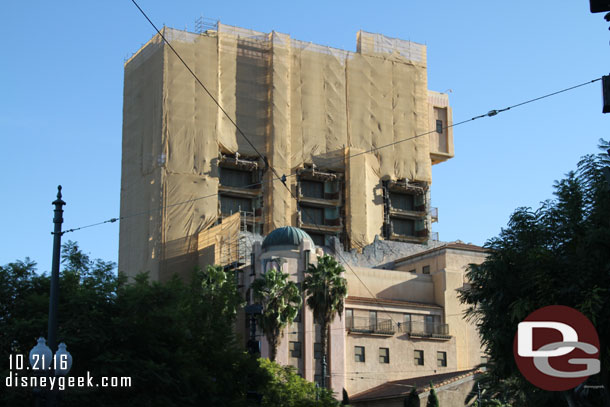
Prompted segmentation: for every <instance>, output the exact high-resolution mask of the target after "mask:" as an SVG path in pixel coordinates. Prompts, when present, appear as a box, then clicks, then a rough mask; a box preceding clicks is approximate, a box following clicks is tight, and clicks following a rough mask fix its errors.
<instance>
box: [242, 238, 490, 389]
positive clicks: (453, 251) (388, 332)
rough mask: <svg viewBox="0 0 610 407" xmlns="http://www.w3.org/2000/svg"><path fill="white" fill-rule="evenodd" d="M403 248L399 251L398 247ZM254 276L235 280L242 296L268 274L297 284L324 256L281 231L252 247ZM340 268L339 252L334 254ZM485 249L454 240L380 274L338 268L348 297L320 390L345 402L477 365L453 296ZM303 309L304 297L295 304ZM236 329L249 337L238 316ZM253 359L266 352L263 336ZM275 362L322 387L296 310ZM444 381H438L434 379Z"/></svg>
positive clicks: (315, 352)
mask: <svg viewBox="0 0 610 407" xmlns="http://www.w3.org/2000/svg"><path fill="white" fill-rule="evenodd" d="M404 244H405V245H408V243H404ZM252 253H253V260H252V264H253V265H254V266H253V268H250V267H246V268H245V269H244V272H243V273H241V276H242V277H241V281H240V285H241V286H242V287H243V292H244V296H245V297H246V298H251V293H250V292H249V290H250V285H251V283H252V282H253V281H254V279H256V278H257V277H260V275H261V274H262V273H264V272H265V271H267V270H269V269H270V268H275V269H280V270H282V272H284V273H287V274H288V275H289V276H290V279H292V280H293V281H294V282H296V283H297V284H299V285H300V283H302V281H303V279H304V277H305V270H306V268H307V265H308V264H315V263H316V262H317V256H318V255H322V254H323V250H322V249H321V248H317V247H316V246H315V245H314V243H313V241H312V240H311V238H310V237H309V236H308V235H307V234H306V233H305V232H303V231H302V230H299V229H296V228H291V227H286V228H280V229H277V230H275V231H273V232H272V233H271V234H269V235H268V236H267V237H266V238H265V240H263V242H262V244H261V243H260V242H258V243H255V244H254V248H253V251H252ZM334 254H335V256H337V259H338V260H341V259H343V260H345V259H344V258H343V256H342V255H341V253H334ZM485 257H486V253H485V250H484V249H482V248H480V247H478V246H473V245H467V244H463V243H460V242H454V243H446V244H441V245H439V246H437V247H434V248H428V249H425V248H420V251H419V252H418V253H416V254H412V255H410V256H407V257H404V258H397V259H395V260H394V261H393V262H392V264H385V265H384V268H374V267H361V266H360V267H359V266H355V265H350V264H349V263H344V266H345V269H346V272H345V278H346V279H347V284H348V297H347V298H346V301H345V310H344V312H343V316H342V317H338V316H337V317H336V318H335V320H334V321H333V322H332V324H331V326H330V328H329V335H328V337H329V355H328V366H329V368H328V376H327V382H328V384H329V386H330V388H332V389H333V391H334V392H335V394H336V395H337V396H340V395H341V394H342V391H343V389H345V390H346V391H347V392H348V394H349V395H350V396H357V395H358V394H361V393H363V392H365V391H367V390H370V389H373V388H376V387H378V386H381V385H384V384H386V383H388V382H391V381H397V380H404V379H410V378H417V377H423V376H434V375H441V376H442V375H447V374H450V373H455V372H464V371H471V370H473V369H474V368H476V366H477V365H479V364H480V363H481V360H482V357H484V354H483V351H482V349H481V344H480V339H479V336H478V333H477V331H476V327H475V326H474V325H473V324H472V323H470V322H468V321H466V320H465V319H464V314H463V313H464V310H465V307H464V306H463V305H462V304H460V302H459V300H458V292H459V290H460V289H462V288H463V287H464V286H465V285H466V284H467V281H466V278H465V271H466V268H467V266H468V264H471V263H481V262H482V261H483V260H484V259H485ZM303 304H305V297H303ZM238 331H239V332H241V334H242V336H243V337H244V341H245V340H247V338H248V332H249V326H246V319H245V316H244V315H242V316H241V317H240V320H239V322H238ZM258 334H259V335H261V336H260V338H261V348H262V356H263V357H268V356H269V354H270V353H269V348H268V344H267V341H266V338H265V337H264V335H263V333H262V332H258ZM276 361H277V362H278V363H280V364H283V365H292V366H294V367H295V368H296V369H297V371H298V372H299V373H300V374H301V375H302V376H303V377H304V378H305V379H307V380H310V381H316V382H321V381H322V377H321V365H320V363H321V344H320V328H319V326H318V325H317V324H315V322H314V320H313V316H312V312H311V310H310V309H308V308H307V307H306V306H305V305H304V306H303V309H302V310H301V313H300V314H299V317H298V318H297V320H295V322H294V323H293V324H292V325H291V326H289V327H287V328H286V329H285V330H284V333H283V336H282V339H281V342H280V345H279V347H278V351H277V356H276ZM443 377H444V376H443Z"/></svg>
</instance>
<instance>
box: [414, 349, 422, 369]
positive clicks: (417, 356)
mask: <svg viewBox="0 0 610 407" xmlns="http://www.w3.org/2000/svg"><path fill="white" fill-rule="evenodd" d="M415 365H416V366H423V365H424V351H423V350H416V351H415Z"/></svg>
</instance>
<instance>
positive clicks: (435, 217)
mask: <svg viewBox="0 0 610 407" xmlns="http://www.w3.org/2000/svg"><path fill="white" fill-rule="evenodd" d="M428 213H429V214H430V219H431V220H432V222H438V208H434V207H433V208H430V211H429V212H428Z"/></svg>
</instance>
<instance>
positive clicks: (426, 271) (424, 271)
mask: <svg viewBox="0 0 610 407" xmlns="http://www.w3.org/2000/svg"><path fill="white" fill-rule="evenodd" d="M421 272H422V273H423V274H430V266H424V267H423V268H422V269H421Z"/></svg>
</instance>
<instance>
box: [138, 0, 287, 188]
mask: <svg viewBox="0 0 610 407" xmlns="http://www.w3.org/2000/svg"><path fill="white" fill-rule="evenodd" d="M131 2H132V3H133V4H134V5H135V6H136V7H137V8H138V10H140V13H142V15H143V16H144V17H145V18H146V20H148V22H149V23H150V25H152V27H153V28H154V29H155V31H156V32H157V34H159V36H161V38H162V39H163V42H165V43H166V44H167V46H168V47H169V48H170V49H171V50H172V51H173V53H174V54H175V55H176V56H177V57H178V59H179V60H180V62H182V64H183V65H184V67H185V68H186V69H187V70H188V71H189V72H190V73H191V75H192V76H193V78H195V80H196V81H197V83H198V84H199V85H200V86H201V87H202V88H203V90H204V91H205V93H207V94H208V96H209V97H210V98H211V99H212V100H213V101H214V103H215V104H216V106H218V108H219V109H220V111H221V112H222V113H223V114H224V115H225V116H226V117H227V119H229V121H230V122H231V124H233V126H235V128H236V129H237V132H238V133H239V134H240V135H241V136H242V137H243V138H244V140H246V142H247V143H248V144H249V145H250V147H252V149H253V150H254V151H255V152H256V154H258V156H259V157H260V158H261V159H262V160H263V162H264V163H265V165H267V166H268V167H269V168H270V169H271V171H272V172H273V174H274V175H275V176H276V177H277V178H278V179H280V176H279V175H278V173H277V172H276V171H275V169H274V168H273V167H271V166H270V165H269V161H268V160H267V157H265V156H263V155H262V154H261V153H260V151H258V149H257V148H256V147H255V146H254V144H253V143H252V142H251V141H250V139H249V138H248V137H247V136H246V134H245V133H244V132H243V131H242V130H241V128H240V127H239V126H238V125H237V123H236V122H235V120H233V118H232V117H231V116H229V113H227V111H226V110H225V109H224V108H223V107H222V106H221V105H220V103H218V100H216V98H215V97H214V95H212V94H211V93H210V91H209V90H208V88H207V87H206V86H205V85H204V84H203V82H201V80H200V79H199V77H198V76H197V75H196V74H195V72H193V70H192V69H191V68H190V67H189V66H188V64H187V63H186V61H185V60H184V59H182V57H181V56H180V54H179V53H178V51H176V49H175V48H174V47H173V46H172V44H170V42H169V41H168V40H167V38H165V36H164V35H163V33H162V32H161V31H159V29H158V28H157V26H156V25H155V23H153V22H152V21H151V19H150V18H148V16H147V15H146V13H145V12H144V10H142V8H141V7H140V6H139V5H138V3H136V1H135V0H131ZM284 180H285V177H284ZM284 182H285V181H284Z"/></svg>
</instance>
